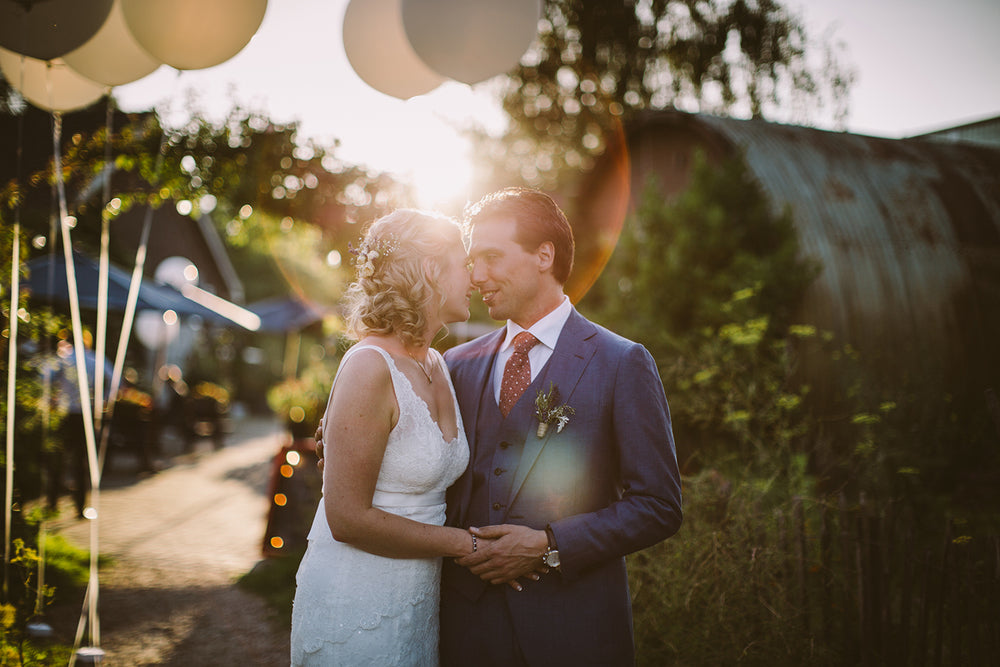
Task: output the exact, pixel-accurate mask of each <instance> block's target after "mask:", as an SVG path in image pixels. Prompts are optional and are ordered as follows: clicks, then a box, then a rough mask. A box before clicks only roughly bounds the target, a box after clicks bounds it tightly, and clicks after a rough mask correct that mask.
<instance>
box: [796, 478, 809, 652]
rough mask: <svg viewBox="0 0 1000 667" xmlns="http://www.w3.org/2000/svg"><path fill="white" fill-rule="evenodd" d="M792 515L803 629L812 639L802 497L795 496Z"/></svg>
mask: <svg viewBox="0 0 1000 667" xmlns="http://www.w3.org/2000/svg"><path fill="white" fill-rule="evenodd" d="M792 514H793V516H794V517H795V530H796V533H797V537H798V539H797V540H796V541H795V546H796V551H797V554H796V555H797V556H798V566H797V571H796V574H797V575H798V580H799V581H798V584H799V608H800V609H802V627H803V629H804V630H805V634H806V636H807V637H809V638H810V639H811V638H812V632H811V631H810V627H809V626H810V624H809V591H808V589H807V588H806V572H807V570H808V568H807V567H806V556H807V551H806V516H805V509H804V508H803V507H802V497H801V496H795V498H794V500H793V501H792Z"/></svg>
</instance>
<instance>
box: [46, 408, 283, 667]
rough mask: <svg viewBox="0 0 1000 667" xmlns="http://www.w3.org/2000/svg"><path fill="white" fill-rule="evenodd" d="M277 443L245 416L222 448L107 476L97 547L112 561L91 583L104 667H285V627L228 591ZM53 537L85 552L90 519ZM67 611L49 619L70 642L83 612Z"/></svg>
mask: <svg viewBox="0 0 1000 667" xmlns="http://www.w3.org/2000/svg"><path fill="white" fill-rule="evenodd" d="M281 442H282V435H281V434H280V432H279V431H278V429H277V426H276V424H275V423H274V422H272V421H271V420H261V419H248V420H243V421H241V422H239V423H237V424H236V431H235V432H234V433H233V434H232V435H230V436H229V438H228V439H227V446H226V447H225V448H224V449H221V450H219V451H213V450H212V449H211V447H210V444H209V443H208V442H205V443H204V444H200V445H199V448H197V449H196V450H195V453H194V454H188V455H183V456H177V457H174V458H172V459H170V460H169V461H168V462H167V464H166V465H168V466H169V467H167V468H166V469H164V470H161V471H160V472H158V473H156V474H154V475H151V476H149V477H146V478H144V479H141V480H138V481H135V479H134V477H132V476H130V477H129V478H128V480H127V481H130V482H131V483H127V484H126V483H123V479H124V478H122V477H121V475H120V474H119V479H118V480H117V481H116V479H115V475H114V474H113V473H110V472H109V473H108V475H107V480H106V483H105V484H104V485H103V486H104V488H103V490H102V492H101V499H100V506H101V507H100V510H101V516H100V522H101V523H100V551H101V553H102V554H106V555H108V556H111V557H112V558H113V559H114V564H113V565H112V566H111V567H109V568H106V569H104V570H102V572H101V576H100V601H99V604H98V609H99V611H100V630H101V647H102V648H103V649H104V651H105V653H106V657H105V660H104V662H103V664H106V665H111V666H116V665H122V666H125V665H128V666H130V667H131V666H133V665H135V666H138V665H184V666H190V665H198V666H202V665H204V666H208V665H218V666H227V665H233V666H237V665H239V666H241V667H242V666H244V665H287V664H288V629H287V628H283V627H280V626H279V623H278V622H276V621H275V619H274V618H273V615H272V614H271V613H270V612H269V610H268V609H267V608H266V606H265V605H264V603H263V601H261V600H260V599H259V598H258V597H256V596H254V595H252V594H249V593H246V592H244V591H242V590H240V589H238V588H237V587H236V585H235V581H236V579H237V578H239V577H240V576H241V575H243V574H245V573H246V572H248V571H249V570H250V569H252V568H253V566H254V565H255V564H256V563H257V562H258V561H259V560H260V558H261V555H260V554H261V541H262V539H263V535H264V527H265V522H266V512H267V502H268V501H267V499H265V497H264V494H265V491H266V485H267V475H268V469H269V465H270V459H271V458H272V457H273V456H274V454H275V452H277V451H278V449H279V448H280V445H281ZM120 465H121V467H126V466H127V463H125V462H121V464H120ZM67 510H68V511H64V512H63V516H66V517H70V516H72V515H73V512H72V509H70V508H67ZM51 530H53V531H54V532H59V533H61V534H62V535H64V536H65V537H66V538H67V539H69V540H70V541H71V542H73V543H74V544H77V545H79V546H81V547H85V548H86V547H87V546H88V545H89V540H90V522H88V521H85V520H77V519H75V518H66V519H62V520H61V521H59V522H56V523H54V525H53V526H52V527H51ZM79 604H82V599H81V600H80V601H79ZM70 606H72V605H63V606H62V607H61V608H60V609H53V610H52V619H51V622H52V624H53V626H54V627H55V628H56V630H57V632H59V634H60V635H64V634H65V633H66V630H67V628H68V636H69V637H68V641H69V642H72V637H73V634H74V632H75V628H76V623H77V621H78V619H79V611H80V607H79V606H76V608H75V609H69V608H68V607H70ZM60 616H61V618H60ZM69 616H72V618H69Z"/></svg>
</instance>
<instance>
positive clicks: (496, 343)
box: [459, 329, 506, 453]
mask: <svg viewBox="0 0 1000 667" xmlns="http://www.w3.org/2000/svg"><path fill="white" fill-rule="evenodd" d="M505 331H506V329H498V330H497V331H494V332H493V333H491V334H488V335H487V338H486V339H485V340H483V342H482V345H480V346H477V347H476V349H475V350H473V351H472V353H471V354H470V356H469V358H468V359H467V360H466V361H464V363H466V364H468V367H467V368H468V370H467V373H463V376H464V377H465V378H466V381H465V382H463V386H462V387H461V388H460V389H459V391H461V392H463V394H465V396H464V400H463V401H461V402H462V404H463V405H464V406H466V407H467V409H466V412H463V414H462V419H463V421H464V423H465V434H466V437H467V438H468V440H469V446H470V447H471V448H472V449H473V453H475V452H474V450H475V447H476V444H477V443H476V437H475V436H476V428H477V427H478V425H479V405H480V402H481V401H482V394H483V392H485V391H491V390H492V388H493V383H492V382H491V380H492V375H491V371H492V370H493V360H494V358H495V357H496V354H497V351H498V350H499V349H500V343H502V342H503V337H504V333H505Z"/></svg>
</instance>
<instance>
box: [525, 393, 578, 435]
mask: <svg viewBox="0 0 1000 667" xmlns="http://www.w3.org/2000/svg"><path fill="white" fill-rule="evenodd" d="M560 398H561V397H560V396H559V388H558V387H556V386H555V385H554V384H552V383H551V382H549V390H548V392H542V391H539V392H538V396H537V397H535V417H536V418H537V419H538V430H537V431H536V432H535V433H536V435H537V436H538V437H539V438H544V437H545V434H546V432H548V430H549V425H550V424H555V425H556V433H561V432H562V430H563V429H564V428H566V424H568V423H569V418H570V415H574V414H576V410H574V409H573V408H571V407H570V406H568V405H565V404H563V405H559V399H560Z"/></svg>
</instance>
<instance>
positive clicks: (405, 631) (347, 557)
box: [291, 345, 469, 666]
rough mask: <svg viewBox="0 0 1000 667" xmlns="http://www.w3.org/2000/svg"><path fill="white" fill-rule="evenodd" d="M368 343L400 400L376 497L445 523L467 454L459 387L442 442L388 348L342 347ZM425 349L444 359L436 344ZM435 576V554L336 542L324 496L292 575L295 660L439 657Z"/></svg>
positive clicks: (421, 661)
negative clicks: (452, 434) (452, 423)
mask: <svg viewBox="0 0 1000 667" xmlns="http://www.w3.org/2000/svg"><path fill="white" fill-rule="evenodd" d="M366 348H371V349H375V350H377V351H378V352H379V353H381V354H382V356H383V357H384V358H385V360H386V363H387V364H388V366H389V371H390V374H391V375H392V384H393V388H394V390H395V392H396V400H397V402H398V404H399V420H398V422H397V423H396V426H395V427H394V428H393V429H392V431H391V432H390V434H389V441H388V445H387V446H386V450H385V457H384V459H383V461H382V469H381V471H380V472H379V476H378V480H377V482H376V485H375V496H374V498H373V499H372V504H373V505H374V506H376V507H378V508H380V509H382V510H385V511H386V512H391V513H393V514H396V515H399V516H405V517H407V518H410V519H413V520H414V521H422V522H424V523H431V524H436V525H442V524H444V513H445V500H444V495H445V490H446V489H447V488H448V486H450V485H451V484H452V483H453V482H454V481H455V480H456V479H458V476H459V475H461V474H462V472H463V471H464V470H465V467H466V465H467V464H468V461H469V446H468V442H467V441H466V437H465V430H464V428H463V426H462V418H461V415H460V414H459V413H458V402H457V401H456V400H455V399H454V395H455V388H454V387H451V394H452V403H453V405H454V407H455V414H456V416H457V418H458V436H457V437H456V438H455V439H454V440H452V441H451V442H445V440H444V436H443V435H442V433H441V430H440V429H439V428H438V425H437V424H436V423H435V422H434V420H433V419H432V418H431V414H430V411H429V410H428V409H427V405H426V404H425V403H424V401H423V400H422V399H421V398H420V397H419V396H417V394H416V393H415V392H414V391H413V387H412V385H411V384H410V381H409V379H407V377H406V376H405V375H403V373H402V372H400V371H399V369H398V368H396V365H395V363H394V362H393V359H392V357H391V356H390V355H389V354H388V352H386V351H385V350H383V349H381V348H378V347H375V346H368V345H366V346H357V345H356V346H355V347H354V348H352V349H351V350H349V351H348V354H351V353H353V352H354V351H355V350H358V349H366ZM431 354H433V355H435V356H434V359H435V362H436V363H438V364H442V365H443V363H444V361H443V358H442V357H441V355H440V354H439V353H438V352H437V351H432V352H431ZM345 358H346V355H345ZM445 376H447V372H446V373H445ZM448 382H449V386H450V382H451V381H450V379H449V380H448ZM343 389H344V388H341V390H343ZM348 389H349V388H348ZM326 465H336V461H331V460H327V463H326ZM440 583H441V559H440V558H431V559H402V558H383V557H381V556H375V555H373V554H370V553H368V552H365V551H361V550H360V549H356V548H354V547H352V546H350V545H348V544H343V543H341V542H337V541H335V540H334V539H333V536H332V535H331V533H330V528H329V526H328V525H327V521H326V513H325V512H324V509H323V500H322V499H321V500H320V503H319V508H318V509H317V511H316V518H315V519H314V520H313V525H312V529H311V530H310V531H309V546H308V548H307V549H306V553H305V556H303V558H302V563H301V564H300V565H299V570H298V574H297V575H296V591H295V601H294V603H293V607H292V635H291V649H292V650H291V653H292V665H323V666H330V665H352V666H354V665H437V664H438V605H439V599H440V590H439V589H440Z"/></svg>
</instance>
